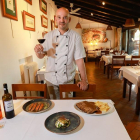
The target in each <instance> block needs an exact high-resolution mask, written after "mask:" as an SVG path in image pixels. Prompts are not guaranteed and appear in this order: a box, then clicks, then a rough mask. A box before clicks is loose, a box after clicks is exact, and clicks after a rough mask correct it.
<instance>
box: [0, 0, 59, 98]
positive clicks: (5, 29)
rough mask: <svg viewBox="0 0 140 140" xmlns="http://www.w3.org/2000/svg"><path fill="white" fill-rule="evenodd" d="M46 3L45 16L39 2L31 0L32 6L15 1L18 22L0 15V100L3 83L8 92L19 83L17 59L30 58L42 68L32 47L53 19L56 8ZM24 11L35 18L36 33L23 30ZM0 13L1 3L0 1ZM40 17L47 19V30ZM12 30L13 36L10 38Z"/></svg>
mask: <svg viewBox="0 0 140 140" xmlns="http://www.w3.org/2000/svg"><path fill="white" fill-rule="evenodd" d="M46 1H47V15H45V14H44V13H43V12H41V11H40V8H39V0H32V5H30V4H28V3H27V2H26V1H25V0H17V12H18V21H15V20H11V22H12V29H11V24H10V19H9V18H7V17H3V16H2V13H0V99H1V96H2V95H3V83H7V84H8V88H9V92H11V93H12V91H11V84H13V83H21V77H20V69H19V59H23V58H25V57H29V56H32V57H33V61H35V62H37V63H38V66H39V68H41V67H42V66H43V63H44V60H43V59H42V60H40V59H38V58H37V57H36V55H35V53H34V46H35V45H36V44H38V42H37V32H38V31H44V30H46V31H50V30H51V24H50V20H51V19H54V15H55V11H56V9H57V8H56V6H55V5H54V2H53V1H52V0H46ZM27 9H28V11H27ZM23 10H25V11H27V12H29V13H30V14H32V15H34V16H35V28H36V31H35V32H34V31H28V30H24V29H23V21H22V11H23ZM0 11H1V1H0ZM41 15H44V16H46V17H47V18H48V28H47V29H44V27H42V26H41ZM12 30H13V36H14V38H13V37H12Z"/></svg>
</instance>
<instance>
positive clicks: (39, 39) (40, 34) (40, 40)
mask: <svg viewBox="0 0 140 140" xmlns="http://www.w3.org/2000/svg"><path fill="white" fill-rule="evenodd" d="M37 41H38V42H39V43H40V44H42V43H44V41H45V39H44V38H43V35H42V32H41V31H38V32H37ZM38 53H40V54H46V52H45V51H41V50H40V51H39V52H38Z"/></svg>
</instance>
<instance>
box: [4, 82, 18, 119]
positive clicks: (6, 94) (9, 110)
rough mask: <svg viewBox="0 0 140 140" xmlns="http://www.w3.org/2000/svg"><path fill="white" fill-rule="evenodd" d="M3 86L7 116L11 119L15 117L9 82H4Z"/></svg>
mask: <svg viewBox="0 0 140 140" xmlns="http://www.w3.org/2000/svg"><path fill="white" fill-rule="evenodd" d="M3 87H4V95H3V96H2V101H3V107H4V112H5V117H6V118H7V119H11V118H13V117H15V112H14V105H13V100H12V95H11V94H10V93H9V92H8V88H7V84H3Z"/></svg>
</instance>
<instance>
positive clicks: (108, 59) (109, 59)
mask: <svg viewBox="0 0 140 140" xmlns="http://www.w3.org/2000/svg"><path fill="white" fill-rule="evenodd" d="M125 60H131V55H126V57H125ZM101 61H105V65H108V64H112V55H103V56H102V57H101Z"/></svg>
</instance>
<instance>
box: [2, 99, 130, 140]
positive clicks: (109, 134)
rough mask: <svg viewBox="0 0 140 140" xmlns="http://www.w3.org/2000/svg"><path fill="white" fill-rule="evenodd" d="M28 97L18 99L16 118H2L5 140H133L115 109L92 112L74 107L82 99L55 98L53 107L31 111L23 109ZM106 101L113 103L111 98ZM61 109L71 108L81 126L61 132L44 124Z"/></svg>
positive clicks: (15, 106) (16, 102) (69, 109)
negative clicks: (53, 131)
mask: <svg viewBox="0 0 140 140" xmlns="http://www.w3.org/2000/svg"><path fill="white" fill-rule="evenodd" d="M27 101H28V100H16V101H14V108H15V113H16V116H15V117H14V118H12V119H5V118H4V119H2V120H5V121H6V124H5V126H4V127H3V128H2V129H0V139H1V140H93V139H94V140H130V137H129V135H128V133H127V131H126V129H125V127H124V126H123V124H122V122H121V120H120V118H119V116H118V114H117V112H116V110H115V109H114V112H112V113H110V114H107V115H101V116H90V115H87V114H84V113H82V112H79V111H78V110H76V109H75V108H74V104H75V103H76V102H78V100H52V102H53V104H54V105H53V107H52V108H51V109H50V110H49V111H47V112H44V113H41V114H30V113H27V112H24V111H23V110H22V106H23V104H24V103H25V102H27ZM104 101H107V102H111V103H112V101H111V100H104ZM2 108H3V107H2ZM60 111H70V112H73V113H76V114H77V115H79V116H80V118H81V124H80V126H79V127H78V128H77V129H76V130H75V131H74V132H72V133H71V134H67V135H58V134H55V133H52V132H50V131H48V130H47V129H46V128H45V126H44V122H45V120H46V118H47V117H48V116H50V115H51V114H54V113H56V112H60Z"/></svg>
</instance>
